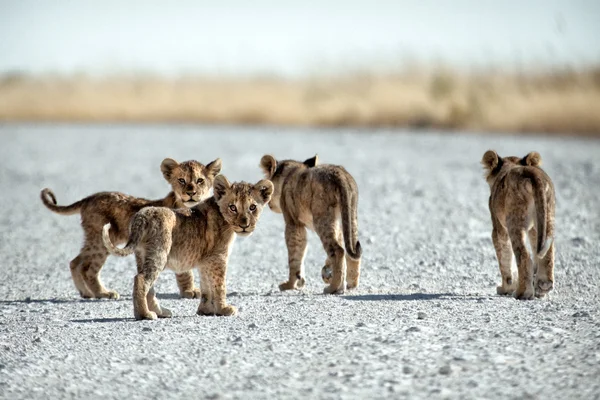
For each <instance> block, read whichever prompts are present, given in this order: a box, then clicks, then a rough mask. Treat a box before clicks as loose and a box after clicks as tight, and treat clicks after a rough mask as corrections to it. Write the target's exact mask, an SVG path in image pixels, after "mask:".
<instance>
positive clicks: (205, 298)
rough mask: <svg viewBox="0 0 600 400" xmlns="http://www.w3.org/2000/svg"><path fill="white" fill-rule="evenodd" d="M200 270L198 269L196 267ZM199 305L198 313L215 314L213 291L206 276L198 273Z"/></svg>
mask: <svg viewBox="0 0 600 400" xmlns="http://www.w3.org/2000/svg"><path fill="white" fill-rule="evenodd" d="M198 271H199V272H200V269H198ZM200 291H201V292H202V294H201V295H200V305H199V306H198V311H197V312H196V314H198V315H215V306H214V303H213V291H212V287H211V283H210V281H209V278H208V276H204V275H202V273H200Z"/></svg>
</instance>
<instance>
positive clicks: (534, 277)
mask: <svg viewBox="0 0 600 400" xmlns="http://www.w3.org/2000/svg"><path fill="white" fill-rule="evenodd" d="M481 163H482V164H483V166H484V168H485V170H486V180H487V182H488V184H489V185H490V189H491V194H490V201H489V206H490V213H491V216H492V226H493V231H492V241H493V242H494V247H495V248H496V256H497V257H498V263H499V264H500V274H501V275H502V284H501V285H500V286H498V288H497V292H498V294H512V293H513V292H514V295H515V297H516V298H517V299H532V298H533V296H534V295H535V296H537V297H543V296H545V295H546V293H548V292H549V291H550V290H552V288H553V286H554V210H555V204H556V203H555V197H554V185H553V184H552V180H551V179H550V177H549V176H548V175H547V174H546V173H545V172H544V171H543V170H542V169H541V168H540V165H541V164H542V157H541V156H540V155H539V153H536V152H532V153H529V154H527V155H526V156H525V157H523V158H519V157H500V156H498V154H497V153H496V152H495V151H493V150H488V151H487V152H486V153H485V154H484V155H483V158H482V160H481ZM527 237H529V243H530V246H531V249H532V250H533V253H534V254H533V261H532V260H531V258H530V256H529V253H528V252H527V246H526V244H525V241H526V238H527ZM513 252H514V254H515V258H516V260H517V271H518V284H517V285H516V288H515V286H514V284H513V276H512V269H511V266H512V255H513Z"/></svg>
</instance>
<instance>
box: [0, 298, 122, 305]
mask: <svg viewBox="0 0 600 400" xmlns="http://www.w3.org/2000/svg"><path fill="white" fill-rule="evenodd" d="M123 300H127V299H124V298H122V297H120V298H119V299H118V300H114V299H111V300H108V299H81V298H77V299H30V298H27V299H25V300H0V304H29V303H32V304H35V303H51V304H62V303H94V302H98V301H123Z"/></svg>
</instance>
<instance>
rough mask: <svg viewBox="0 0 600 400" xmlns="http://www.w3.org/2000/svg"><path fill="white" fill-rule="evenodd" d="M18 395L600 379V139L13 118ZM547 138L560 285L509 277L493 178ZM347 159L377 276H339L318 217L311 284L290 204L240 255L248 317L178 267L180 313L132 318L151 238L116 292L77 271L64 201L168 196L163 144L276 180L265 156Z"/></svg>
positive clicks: (9, 282) (537, 388)
mask: <svg viewBox="0 0 600 400" xmlns="http://www.w3.org/2000/svg"><path fill="white" fill-rule="evenodd" d="M0 146H1V147H0V193H1V195H0V254H1V255H2V257H1V260H2V261H1V264H2V265H0V398H2V399H46V398H52V399H63V398H66V399H70V398H77V399H81V398H85V399H96V398H102V399H113V398H114V399H117V398H129V399H138V398H139V399H164V398H203V399H275V398H277V399H287V398H323V399H355V398H361V399H378V398H411V399H418V398H457V399H459V398H460V399H466V398H498V399H507V398H508V399H511V398H514V399H522V398H534V399H537V398H539V399H546V398H548V399H552V398H565V399H566V398H568V399H575V398H582V399H598V398H600V378H599V377H600V313H599V311H598V309H599V300H600V290H599V288H598V284H599V282H600V266H599V265H600V246H598V241H599V239H600V215H599V214H600V205H599V200H598V198H599V196H600V141H594V140H584V139H548V138H540V137H533V136H531V137H526V138H518V137H514V136H491V135H481V136H479V135H474V134H470V135H462V134H457V133H436V132H412V133H411V132H386V131H378V132H376V131H349V130H344V131H335V130H328V131H323V130H288V129H275V128H231V127H195V126H194V127H190V126H135V125H131V126H106V125H99V126H92V127H90V126H61V125H55V126H53V125H38V126H31V125H0ZM490 148H491V149H496V150H497V151H498V152H499V153H500V154H501V155H508V154H510V155H525V154H526V153H527V152H529V151H531V150H536V151H539V152H540V153H541V154H542V157H543V159H544V165H545V168H546V170H547V172H548V173H549V175H550V176H551V177H552V178H553V179H554V183H555V186H556V194H557V202H558V208H557V239H556V240H557V242H556V243H557V263H556V284H555V290H554V291H553V292H552V293H551V294H550V296H549V298H547V299H544V300H534V301H526V302H522V301H516V300H514V299H512V298H506V297H499V296H496V295H495V287H496V285H497V284H498V283H499V281H500V278H499V272H498V268H497V263H496V260H495V255H494V251H493V247H492V243H491V239H490V234H491V223H490V220H489V214H488V210H487V198H488V195H489V193H488V192H489V189H488V187H487V185H486V183H485V181H484V179H483V172H482V169H481V166H480V165H479V160H480V159H481V156H482V155H483V153H484V152H485V150H487V149H490ZM265 153H272V154H274V155H275V156H276V157H279V158H300V159H304V158H308V157H310V156H312V155H314V154H315V153H318V154H319V157H320V160H321V162H324V163H326V162H327V163H337V164H343V165H344V166H345V167H346V168H347V169H348V170H349V171H350V172H351V173H352V174H353V175H354V177H355V178H356V181H357V182H358V185H359V188H360V200H359V220H360V225H359V232H360V239H361V243H362V246H363V254H364V255H363V274H362V281H361V287H360V289H359V290H357V291H355V292H351V293H347V294H346V295H344V296H340V297H336V296H324V295H322V294H321V292H322V289H323V286H324V285H323V283H322V282H321V279H320V273H321V267H322V266H323V262H324V260H325V254H324V252H323V250H322V247H321V245H320V242H319V241H318V239H317V238H316V236H315V235H314V234H310V235H309V236H310V242H309V250H308V255H307V259H306V265H307V267H306V270H307V286H306V288H305V289H304V291H302V292H293V293H280V292H279V291H278V289H277V285H278V284H279V283H280V282H282V281H284V280H285V278H286V276H287V265H286V263H287V253H286V248H285V244H284V240H283V227H284V224H283V219H282V217H281V216H280V215H276V214H273V213H272V212H270V211H269V210H265V212H264V213H263V216H262V219H261V221H260V222H259V226H258V229H257V230H256V232H255V234H254V235H253V236H251V237H249V238H243V239H238V240H237V241H236V243H235V248H234V250H233V253H232V257H231V261H230V265H229V271H228V292H229V294H228V300H229V301H230V302H231V303H232V304H234V305H236V306H238V307H239V309H240V312H239V315H237V316H235V317H223V318H218V317H199V316H197V315H195V311H196V308H197V305H198V301H197V300H181V299H179V298H178V295H177V293H178V291H177V287H176V283H175V278H174V275H173V273H171V272H168V271H167V272H164V273H163V274H162V275H161V277H160V278H159V282H158V284H157V292H158V293H159V297H160V298H161V299H162V302H163V304H164V305H165V306H166V307H168V308H170V309H171V310H172V311H173V314H174V317H173V318H172V319H164V320H158V321H145V322H136V321H134V320H133V318H132V317H133V311H132V302H131V290H132V278H133V276H134V274H135V266H134V260H133V257H131V258H124V259H117V258H115V257H112V258H109V260H108V262H107V264H106V265H105V268H104V271H103V278H104V282H105V284H106V285H107V287H109V288H112V289H115V290H117V291H118V292H119V293H120V294H121V296H122V297H121V299H120V300H118V301H114V300H113V301H111V300H101V301H100V300H87V301H86V300H82V299H80V298H79V296H78V294H77V292H76V290H75V288H74V286H73V284H72V282H71V277H70V272H69V261H70V260H71V259H72V258H73V257H74V256H75V255H76V254H77V253H78V250H79V246H80V244H81V239H82V232H81V229H80V227H79V219H78V217H64V216H59V215H56V214H53V213H51V212H50V211H48V210H47V209H45V208H44V207H43V205H42V204H41V202H40V200H39V191H40V190H41V189H42V188H44V187H50V188H52V189H53V190H54V191H55V193H56V196H57V198H58V202H59V203H61V204H66V203H70V202H73V201H75V200H78V199H79V198H81V197H83V196H86V195H89V194H91V193H94V192H97V191H103V190H118V191H124V192H127V193H130V194H135V195H140V196H146V197H159V196H163V195H164V194H165V193H166V192H167V190H168V186H167V184H166V182H164V181H163V178H162V176H161V174H160V170H159V165H160V162H161V161H162V159H163V158H165V157H173V158H175V159H177V160H185V159H190V158H195V159H198V160H200V161H202V162H208V161H210V160H212V159H214V158H215V157H221V158H222V160H223V173H224V174H225V175H226V176H227V177H228V178H229V179H230V180H247V181H252V182H254V181H258V180H259V179H260V178H261V172H260V169H259V167H258V162H259V160H260V157H261V156H262V155H263V154H265Z"/></svg>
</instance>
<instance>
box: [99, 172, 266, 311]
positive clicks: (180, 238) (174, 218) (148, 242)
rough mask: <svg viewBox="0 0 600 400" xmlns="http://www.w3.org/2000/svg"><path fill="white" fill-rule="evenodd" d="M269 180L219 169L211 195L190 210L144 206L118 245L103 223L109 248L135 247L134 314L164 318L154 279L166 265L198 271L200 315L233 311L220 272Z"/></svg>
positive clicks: (252, 220)
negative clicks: (237, 178)
mask: <svg viewBox="0 0 600 400" xmlns="http://www.w3.org/2000/svg"><path fill="white" fill-rule="evenodd" d="M272 193H273V184H272V183H271V182H269V181H268V180H261V181H260V182H258V183H257V184H255V185H251V184H249V183H246V182H239V183H233V184H230V183H229V181H228V180H227V178H225V177H224V176H223V175H219V176H217V177H216V178H215V182H214V196H213V197H211V198H209V199H208V200H206V201H205V202H203V203H201V204H199V205H197V206H195V207H193V208H192V209H191V210H190V211H191V213H185V212H182V211H181V210H170V209H168V208H164V207H147V208H144V209H142V210H141V211H140V212H138V213H137V214H136V215H135V216H134V217H133V220H132V222H131V234H130V236H129V241H128V242H127V245H126V246H125V247H124V248H123V249H119V248H117V247H115V246H114V244H113V243H112V242H111V238H110V236H109V233H108V232H109V228H110V225H109V224H107V225H106V226H105V227H104V231H103V235H102V238H103V240H104V245H105V246H106V248H107V249H108V251H110V252H111V253H112V254H115V255H118V256H122V257H124V256H127V255H129V254H131V253H133V252H135V258H136V263H137V267H138V274H137V275H136V276H135V279H134V283H133V314H134V316H135V318H136V319H156V318H157V317H162V318H168V317H170V316H171V312H170V311H169V310H167V309H166V308H164V307H161V306H160V305H159V304H158V301H157V299H156V296H155V293H154V282H155V281H156V278H158V275H159V274H160V272H161V271H162V270H163V269H165V268H169V269H172V270H174V271H175V272H177V273H185V272H188V271H191V270H192V269H193V268H195V267H197V268H198V269H199V271H200V275H201V278H200V287H201V289H202V297H201V301H200V306H199V307H198V312H197V313H198V314H199V315H233V314H235V313H236V311H237V310H236V308H235V307H233V306H231V305H228V304H227V303H226V299H225V295H226V288H225V275H226V270H227V261H228V259H229V254H230V252H231V249H232V247H233V240H234V239H235V235H240V236H250V235H251V234H252V232H254V229H255V228H256V223H257V222H258V219H259V217H260V214H261V212H262V209H263V206H264V205H265V204H266V203H268V202H269V200H270V199H271V194H272Z"/></svg>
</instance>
